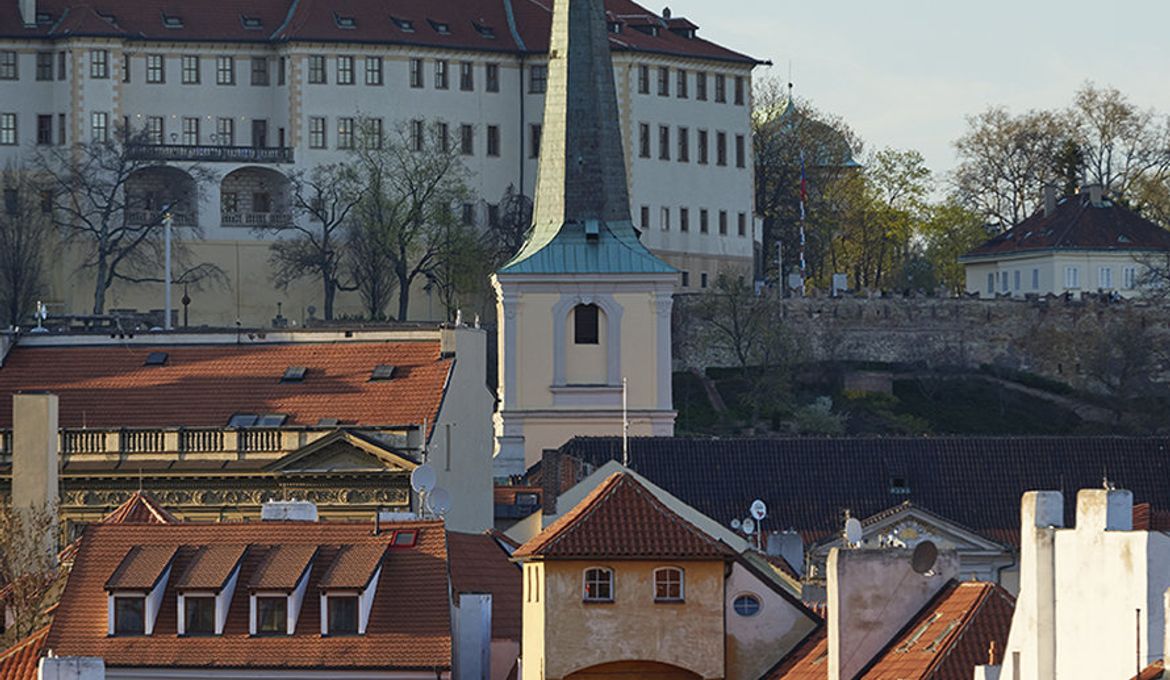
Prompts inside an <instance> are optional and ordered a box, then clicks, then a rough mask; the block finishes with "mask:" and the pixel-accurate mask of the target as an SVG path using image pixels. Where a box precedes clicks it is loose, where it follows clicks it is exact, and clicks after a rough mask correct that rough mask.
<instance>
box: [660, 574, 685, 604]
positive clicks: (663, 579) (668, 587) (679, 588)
mask: <svg viewBox="0 0 1170 680" xmlns="http://www.w3.org/2000/svg"><path fill="white" fill-rule="evenodd" d="M654 601H655V602H682V601H683V571H682V569H676V568H673V567H668V568H665V569H659V570H657V571H655V572H654Z"/></svg>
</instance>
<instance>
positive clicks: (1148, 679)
mask: <svg viewBox="0 0 1170 680" xmlns="http://www.w3.org/2000/svg"><path fill="white" fill-rule="evenodd" d="M1165 671H1166V663H1165V661H1163V660H1162V659H1158V660H1157V661H1155V662H1154V663H1152V664H1150V665H1149V666H1146V667H1145V668H1143V669H1142V672H1141V673H1138V674H1137V675H1136V676H1134V677H1133V680H1162V678H1164V677H1165V675H1166V673H1165ZM2 678H3V676H2V675H0V679H2Z"/></svg>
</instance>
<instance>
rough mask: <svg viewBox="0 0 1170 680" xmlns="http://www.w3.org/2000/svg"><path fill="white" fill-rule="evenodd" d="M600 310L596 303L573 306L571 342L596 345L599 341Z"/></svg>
mask: <svg viewBox="0 0 1170 680" xmlns="http://www.w3.org/2000/svg"><path fill="white" fill-rule="evenodd" d="M600 315H601V310H600V309H599V308H598V307H597V305H593V304H588V305H585V304H582V305H577V306H576V307H574V308H573V342H574V343H575V344H578V345H596V344H598V343H599V342H600V341H601V320H600V318H599V317H600Z"/></svg>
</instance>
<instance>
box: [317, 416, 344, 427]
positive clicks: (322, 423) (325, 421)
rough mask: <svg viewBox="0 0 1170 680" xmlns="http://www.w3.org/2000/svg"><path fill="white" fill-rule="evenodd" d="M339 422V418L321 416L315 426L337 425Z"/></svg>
mask: <svg viewBox="0 0 1170 680" xmlns="http://www.w3.org/2000/svg"><path fill="white" fill-rule="evenodd" d="M340 424H341V419H339V418H321V419H320V420H318V421H317V427H337V426H338V425H340Z"/></svg>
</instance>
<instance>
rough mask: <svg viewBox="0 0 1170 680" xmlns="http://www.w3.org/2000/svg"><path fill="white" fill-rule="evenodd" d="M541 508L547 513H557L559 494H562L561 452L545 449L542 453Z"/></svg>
mask: <svg viewBox="0 0 1170 680" xmlns="http://www.w3.org/2000/svg"><path fill="white" fill-rule="evenodd" d="M540 489H541V493H540V509H541V511H542V512H543V513H544V514H545V516H548V515H555V514H556V513H557V496H560V495H561V452H560V450H558V449H545V450H544V451H543V452H542V453H541V454H540Z"/></svg>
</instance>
